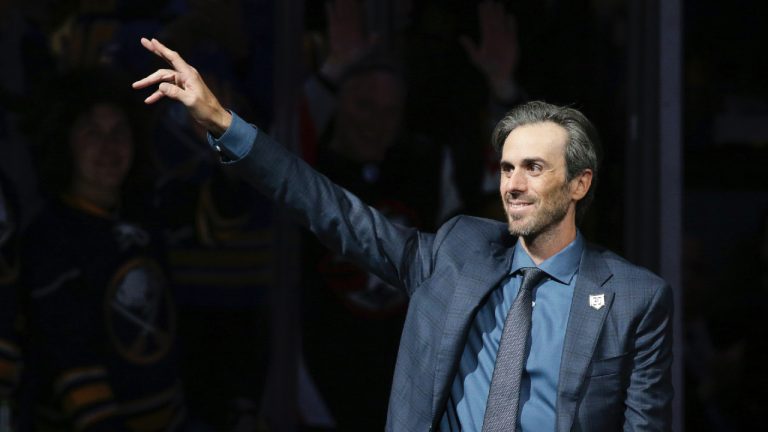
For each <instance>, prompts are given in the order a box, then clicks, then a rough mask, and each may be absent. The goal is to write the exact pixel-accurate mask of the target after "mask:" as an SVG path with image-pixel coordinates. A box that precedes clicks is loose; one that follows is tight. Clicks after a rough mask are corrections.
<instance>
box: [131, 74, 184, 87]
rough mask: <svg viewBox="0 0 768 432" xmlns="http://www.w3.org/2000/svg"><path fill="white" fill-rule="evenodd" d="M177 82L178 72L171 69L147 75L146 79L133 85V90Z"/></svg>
mask: <svg viewBox="0 0 768 432" xmlns="http://www.w3.org/2000/svg"><path fill="white" fill-rule="evenodd" d="M175 80H176V71H174V70H170V69H159V70H157V71H155V72H154V73H152V74H150V75H147V76H146V77H145V78H142V79H140V80H138V81H136V82H135V83H133V88H135V89H141V88H145V87H149V86H151V85H155V84H157V83H160V82H174V81H175Z"/></svg>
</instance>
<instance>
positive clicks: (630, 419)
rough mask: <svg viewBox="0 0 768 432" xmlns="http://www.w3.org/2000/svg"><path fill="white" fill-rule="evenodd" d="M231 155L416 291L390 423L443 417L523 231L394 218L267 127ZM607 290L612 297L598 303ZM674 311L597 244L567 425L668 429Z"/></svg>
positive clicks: (252, 178) (568, 381)
mask: <svg viewBox="0 0 768 432" xmlns="http://www.w3.org/2000/svg"><path fill="white" fill-rule="evenodd" d="M227 165H229V167H230V168H231V169H232V170H233V171H235V172H236V173H238V174H239V175H240V176H242V177H243V178H245V179H246V180H247V181H249V182H250V183H251V184H252V185H253V186H255V187H256V188H257V189H259V190H260V191H261V192H262V193H264V194H265V195H266V196H268V197H270V198H272V199H274V200H276V201H277V202H278V203H282V204H283V205H285V206H286V207H288V209H289V210H290V211H291V212H292V213H293V214H294V215H295V217H296V219H297V220H298V221H299V222H300V223H301V224H303V225H304V226H306V227H308V228H309V229H310V230H311V231H312V232H314V233H315V234H316V235H317V236H318V238H319V239H320V240H321V241H322V242H323V243H324V244H325V245H326V246H327V247H329V248H330V249H332V250H334V251H336V252H338V253H341V254H343V255H344V256H345V257H347V258H348V259H351V260H352V261H354V262H355V263H357V264H358V265H360V266H362V267H363V268H365V269H367V270H368V271H371V272H373V273H375V274H377V275H378V276H379V277H381V278H382V279H383V280H385V281H386V282H388V283H390V284H392V285H394V286H398V287H401V288H402V289H403V290H405V291H406V292H407V293H408V294H409V295H410V297H411V299H410V304H409V308H408V313H407V317H406V322H405V326H404V329H403V334H402V338H401V342H400V349H399V353H398V359H397V365H396V368H395V374H394V378H393V386H392V393H391V395H390V401H389V411H388V418H387V427H386V430H388V431H395V432H401V431H428V430H433V429H434V428H436V424H437V423H438V422H439V420H440V417H441V416H442V414H443V412H444V409H445V403H446V400H447V397H448V394H449V392H450V383H451V381H452V379H453V377H454V375H455V372H456V367H457V365H458V360H459V358H460V356H461V352H462V350H463V348H464V344H465V341H466V335H467V332H468V329H469V327H470V325H471V322H472V319H473V318H474V316H475V314H476V313H477V311H478V309H479V308H480V307H481V305H482V304H483V302H484V299H485V297H486V295H487V294H488V293H489V292H490V291H491V290H493V289H495V288H496V287H497V286H498V284H499V283H500V281H501V280H502V279H503V278H504V276H505V275H506V274H507V272H508V271H509V268H510V263H511V257H512V252H513V247H514V244H515V241H516V239H515V238H513V237H511V236H510V235H509V233H508V232H507V227H506V225H505V224H503V223H500V222H496V221H490V220H486V219H480V218H474V217H467V216H458V217H456V218H453V219H451V220H450V221H448V222H446V223H445V224H444V225H443V226H442V227H441V228H440V229H439V230H438V232H437V233H435V234H429V233H422V232H419V231H417V230H415V229H413V228H407V227H402V226H399V225H396V224H392V223H390V222H389V221H388V220H387V219H386V218H385V217H384V216H382V215H381V214H379V213H378V212H377V211H376V210H375V209H373V208H371V207H369V206H367V205H365V204H364V203H363V202H361V201H360V200H359V199H357V197H355V196H354V195H352V194H350V193H349V192H347V191H345V190H343V189H341V188H340V187H338V186H336V185H334V184H333V183H332V182H330V181H329V180H328V179H327V178H326V177H324V176H323V175H322V174H319V173H317V172H315V171H314V170H312V169H311V168H310V167H309V166H308V165H306V164H305V163H304V162H303V161H301V160H300V159H299V158H297V157H295V156H293V155H292V154H290V153H289V152H288V151H287V150H285V149H284V148H283V147H282V146H280V145H279V144H277V143H275V142H274V141H272V140H271V139H270V138H269V137H268V136H267V135H266V134H264V133H262V132H259V133H258V135H257V137H256V139H255V141H254V143H253V148H252V149H251V151H250V153H249V154H248V155H247V156H245V157H244V158H242V159H240V160H238V161H235V162H229V163H227ZM600 294H602V295H603V296H604V297H603V298H604V299H605V301H604V305H603V306H602V307H600V308H594V307H590V303H589V297H590V296H591V295H600ZM671 311H672V305H671V290H670V288H669V286H668V285H667V284H666V283H665V282H664V281H663V280H661V279H660V278H658V277H657V276H655V275H653V274H652V273H650V272H648V271H647V270H644V269H642V268H639V267H637V266H634V265H632V264H630V263H628V262H627V261H625V260H623V259H621V258H619V257H618V256H617V255H615V254H613V253H611V252H608V251H605V250H601V249H598V248H595V247H594V246H588V247H587V249H586V251H585V252H584V256H583V257H582V262H581V267H580V269H579V280H578V282H577V285H576V288H575V292H574V298H573V303H572V306H571V313H570V317H569V321H568V328H567V330H566V336H565V343H564V348H563V356H562V362H561V368H560V381H559V387H558V401H557V407H556V416H557V430H558V431H569V430H588V431H592V430H617V429H622V428H623V429H625V430H635V429H641V430H667V429H669V424H670V418H671V399H672V386H671V377H670V365H671V333H672V332H671Z"/></svg>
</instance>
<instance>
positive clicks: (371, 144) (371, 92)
mask: <svg viewBox="0 0 768 432" xmlns="http://www.w3.org/2000/svg"><path fill="white" fill-rule="evenodd" d="M403 99H404V94H403V89H402V86H401V84H400V82H399V81H398V80H397V78H395V77H394V76H393V75H392V74H391V73H389V72H387V71H371V72H366V73H363V74H360V75H356V76H353V77H351V78H349V79H348V80H347V81H346V82H345V83H344V84H343V85H342V87H341V89H340V93H339V110H338V114H337V118H336V128H335V132H334V133H335V136H334V142H333V149H334V150H335V151H337V152H339V153H341V154H343V155H345V156H346V157H348V158H351V159H353V160H355V161H358V162H376V161H380V160H382V159H384V157H385V155H386V152H387V150H388V149H389V148H390V147H391V146H392V144H394V142H395V139H396V138H397V134H398V133H399V130H400V122H401V119H402V112H403Z"/></svg>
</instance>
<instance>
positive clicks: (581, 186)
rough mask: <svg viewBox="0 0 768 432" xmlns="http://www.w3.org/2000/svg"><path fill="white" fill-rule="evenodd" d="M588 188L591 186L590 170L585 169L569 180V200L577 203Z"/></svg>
mask: <svg viewBox="0 0 768 432" xmlns="http://www.w3.org/2000/svg"><path fill="white" fill-rule="evenodd" d="M590 186H592V170H591V169H589V168H587V169H585V170H584V171H582V172H581V173H580V174H578V175H576V177H574V178H573V179H571V184H570V188H571V199H573V200H574V201H579V200H581V199H582V198H584V196H585V195H587V192H589V187H590Z"/></svg>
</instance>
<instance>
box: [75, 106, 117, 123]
mask: <svg viewBox="0 0 768 432" xmlns="http://www.w3.org/2000/svg"><path fill="white" fill-rule="evenodd" d="M123 122H127V119H126V117H125V113H124V112H123V110H122V109H121V108H120V107H118V106H116V105H114V104H111V103H108V102H100V103H97V104H95V105H93V106H92V107H90V108H89V109H87V110H86V111H84V112H83V113H82V114H80V115H79V116H78V118H77V121H76V122H75V126H76V127H77V126H80V127H82V126H85V125H86V124H99V125H101V124H113V123H123Z"/></svg>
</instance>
